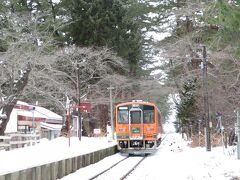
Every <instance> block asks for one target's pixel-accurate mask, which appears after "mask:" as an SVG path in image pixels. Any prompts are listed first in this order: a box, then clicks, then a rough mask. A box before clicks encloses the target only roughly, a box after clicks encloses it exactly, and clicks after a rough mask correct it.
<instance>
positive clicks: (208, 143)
mask: <svg viewBox="0 0 240 180" xmlns="http://www.w3.org/2000/svg"><path fill="white" fill-rule="evenodd" d="M203 101H204V102H203V103H204V120H205V126H206V131H205V132H206V133H205V134H206V150H207V151H211V134H210V125H209V123H210V121H209V104H208V76H207V53H206V46H203Z"/></svg>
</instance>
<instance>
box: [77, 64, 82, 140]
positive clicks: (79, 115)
mask: <svg viewBox="0 0 240 180" xmlns="http://www.w3.org/2000/svg"><path fill="white" fill-rule="evenodd" d="M80 92H81V88H80V70H79V64H77V98H78V125H79V128H78V138H79V141H81V138H82V121H81V111H80V110H81V109H80V105H81V100H80Z"/></svg>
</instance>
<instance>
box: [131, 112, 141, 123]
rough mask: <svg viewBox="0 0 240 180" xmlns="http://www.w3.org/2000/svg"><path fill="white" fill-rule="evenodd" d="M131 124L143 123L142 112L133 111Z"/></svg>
mask: <svg viewBox="0 0 240 180" xmlns="http://www.w3.org/2000/svg"><path fill="white" fill-rule="evenodd" d="M130 115H131V124H140V123H141V111H131V113H130Z"/></svg>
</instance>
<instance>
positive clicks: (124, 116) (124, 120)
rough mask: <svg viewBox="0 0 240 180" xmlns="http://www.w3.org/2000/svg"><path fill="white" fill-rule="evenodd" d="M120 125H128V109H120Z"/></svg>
mask: <svg viewBox="0 0 240 180" xmlns="http://www.w3.org/2000/svg"><path fill="white" fill-rule="evenodd" d="M118 123H119V124H128V109H127V108H119V111H118Z"/></svg>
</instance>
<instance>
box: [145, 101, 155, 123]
mask: <svg viewBox="0 0 240 180" xmlns="http://www.w3.org/2000/svg"><path fill="white" fill-rule="evenodd" d="M143 123H145V124H148V123H154V106H148V105H144V106H143Z"/></svg>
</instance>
